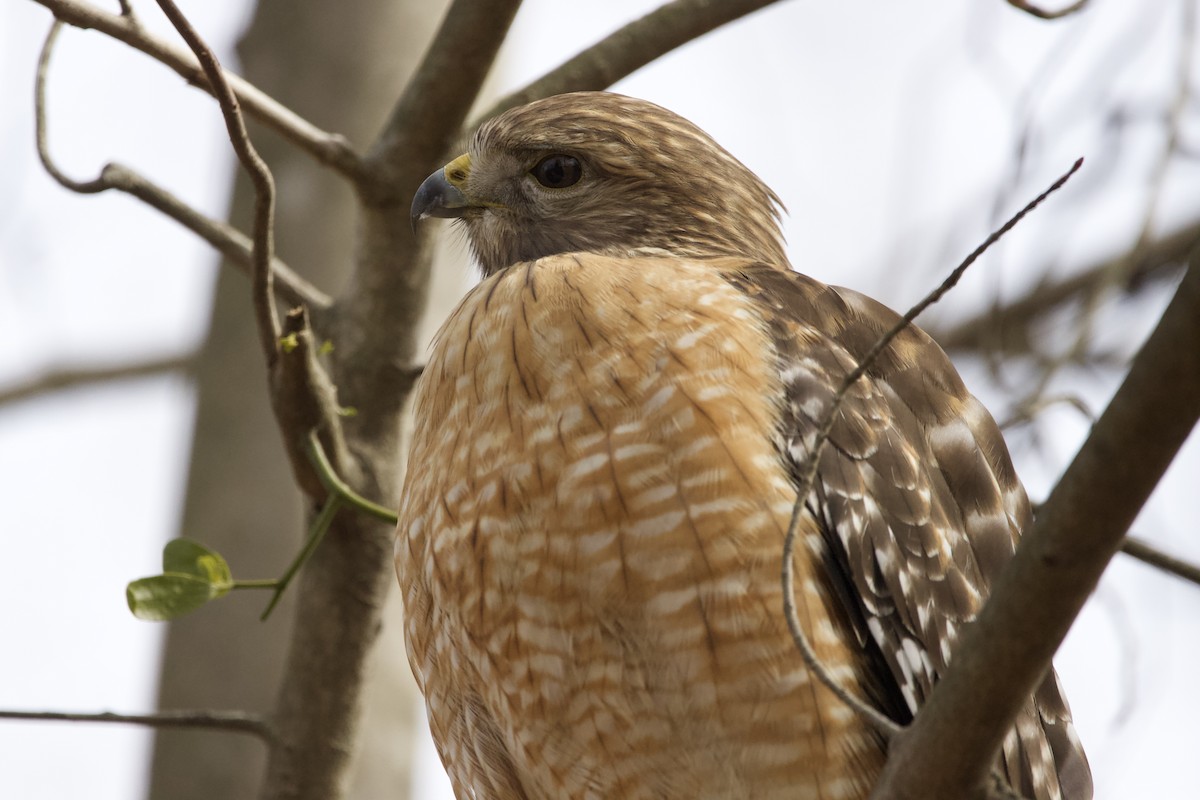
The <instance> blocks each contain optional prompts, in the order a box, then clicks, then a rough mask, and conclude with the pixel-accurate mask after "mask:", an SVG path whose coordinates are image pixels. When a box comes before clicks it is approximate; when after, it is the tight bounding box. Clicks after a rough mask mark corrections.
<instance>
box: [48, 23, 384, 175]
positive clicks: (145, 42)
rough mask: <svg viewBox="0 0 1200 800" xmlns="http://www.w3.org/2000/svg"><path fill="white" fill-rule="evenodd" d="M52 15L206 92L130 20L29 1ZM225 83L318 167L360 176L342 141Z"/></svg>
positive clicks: (175, 54) (182, 54) (184, 57)
mask: <svg viewBox="0 0 1200 800" xmlns="http://www.w3.org/2000/svg"><path fill="white" fill-rule="evenodd" d="M35 2H37V3H39V4H41V5H43V6H45V7H46V8H48V9H49V10H50V11H51V12H52V13H53V14H54V16H55V17H56V18H57V19H59V20H61V21H62V22H65V23H67V24H68V25H71V26H72V27H75V28H81V29H84V30H97V31H100V32H101V33H103V34H106V35H108V36H111V37H112V38H114V39H116V40H117V41H120V42H124V43H125V44H127V45H129V46H130V47H132V48H134V49H135V50H139V51H141V52H143V53H145V54H146V55H148V56H150V57H151V58H153V59H154V60H156V61H158V62H159V63H161V64H164V65H166V66H167V67H170V68H171V69H172V70H174V71H175V72H176V73H178V74H179V75H180V76H181V77H183V79H184V80H186V81H187V82H188V83H190V84H191V85H193V86H195V87H197V88H200V89H203V90H204V91H206V92H210V93H211V92H212V88H211V85H210V83H209V82H208V81H207V80H206V79H205V76H204V72H203V70H202V69H201V68H200V65H199V63H198V62H197V60H196V59H195V57H193V56H192V54H190V53H188V52H187V51H186V50H183V49H181V48H179V47H176V46H175V45H173V44H170V43H168V42H165V41H163V40H162V39H159V38H158V37H156V36H154V35H152V34H151V33H150V32H149V31H147V30H146V29H145V28H144V27H142V25H141V24H139V23H138V22H137V19H136V17H134V16H132V15H125V14H110V13H108V12H105V11H102V10H100V9H99V8H97V7H96V6H95V5H93V4H92V3H86V2H80V0H35ZM226 78H227V80H228V82H229V84H230V85H231V86H232V87H233V91H234V93H235V94H237V97H238V100H239V101H240V102H241V103H242V105H243V107H244V108H245V109H246V113H248V114H250V115H251V116H253V117H254V118H255V119H257V120H259V121H260V122H262V123H263V124H264V125H266V126H267V127H269V128H271V129H273V130H274V131H276V132H277V133H279V134H280V135H281V136H283V138H285V139H287V140H288V141H289V142H291V143H292V144H294V145H296V146H297V147H299V148H300V149H301V150H303V151H304V152H306V153H308V154H309V155H311V156H313V157H314V158H315V159H316V160H317V161H318V162H320V163H321V164H325V165H326V166H328V167H331V168H332V169H334V170H335V171H336V172H338V173H340V174H342V175H344V176H346V177H347V178H349V179H351V180H355V181H357V180H358V179H359V176H360V175H361V170H362V165H361V158H360V157H359V155H358V153H356V152H355V150H354V148H353V147H351V146H350V143H349V142H347V141H346V138H345V137H344V136H342V135H340V134H336V133H328V132H326V131H323V130H321V129H320V128H318V127H317V126H315V125H313V124H312V123H311V122H309V121H308V120H306V119H304V118H303V117H301V116H300V115H299V114H297V113H296V112H294V111H292V110H291V109H289V108H287V107H286V106H284V105H283V104H282V103H280V102H278V101H277V100H275V99H274V98H272V97H271V96H269V95H267V94H266V93H265V92H263V91H262V90H260V89H258V88H256V87H255V86H253V85H252V84H250V83H249V82H247V81H246V80H244V79H243V78H240V77H238V76H236V75H233V74H231V73H226Z"/></svg>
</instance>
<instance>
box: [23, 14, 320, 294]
mask: <svg viewBox="0 0 1200 800" xmlns="http://www.w3.org/2000/svg"><path fill="white" fill-rule="evenodd" d="M62 26H63V23H62V22H60V21H58V20H55V22H54V24H53V25H51V26H50V32H49V33H48V34H47V35H46V41H45V43H44V44H43V45H42V51H41V54H40V55H39V56H38V64H37V74H36V77H35V80H34V125H35V140H36V143H37V153H38V158H39V159H40V160H41V162H42V166H43V167H44V168H45V170H46V172H47V173H48V174H49V175H50V177H52V178H54V180H55V181H57V182H58V183H59V185H61V186H62V187H63V188H65V189H68V190H70V191H73V192H79V193H81V194H95V193H98V192H103V191H106V190H108V189H115V190H116V191H119V192H124V193H125V194H128V195H131V196H133V197H136V198H137V199H139V200H141V201H142V202H143V203H146V204H147V205H149V206H150V207H151V208H154V209H156V210H158V211H160V212H162V213H163V214H165V215H166V216H168V217H170V218H171V219H173V220H175V221H176V222H178V223H179V224H181V225H183V226H184V227H185V228H187V229H188V230H190V231H192V232H193V233H195V234H196V235H197V236H199V237H200V238H202V239H204V240H205V241H206V242H208V243H209V244H211V245H212V246H213V247H214V248H216V250H217V251H218V252H220V253H221V254H222V255H223V256H225V257H226V258H227V259H229V261H230V263H231V264H232V265H234V266H235V267H238V268H240V269H242V270H243V271H245V272H249V269H250V265H251V262H252V257H251V244H250V239H249V238H248V237H247V236H246V234H244V233H242V232H241V231H239V230H238V229H237V228H235V227H233V226H232V225H229V224H227V223H225V222H222V221H220V220H216V219H213V218H211V217H207V216H205V215H204V214H201V213H200V212H199V211H197V210H196V209H194V208H192V207H191V206H189V205H188V204H187V203H185V202H183V201H182V200H180V199H179V198H178V197H176V196H175V195H174V194H172V193H171V192H168V191H167V190H166V189H163V188H162V187H160V186H158V185H157V184H155V183H153V182H152V181H150V180H148V179H147V178H144V177H143V176H142V175H140V174H139V173H137V172H136V171H134V170H132V169H130V168H129V167H126V166H124V165H123V164H117V163H114V162H110V163H108V164H106V165H105V166H104V168H103V169H102V170H101V172H100V175H99V177H97V178H95V179H93V180H90V181H78V180H75V179H73V178H71V177H70V176H68V175H67V174H66V173H64V172H63V171H62V170H61V169H60V168H59V167H58V165H57V164H56V163H55V161H54V159H53V158H52V157H51V155H50V146H49V135H48V133H47V131H48V128H49V125H48V122H47V114H46V81H47V75H48V72H49V66H50V59H51V56H52V54H53V52H54V46H55V44H56V42H57V40H58V34H59V31H60V29H61V28H62ZM271 268H272V270H273V271H274V273H275V276H276V277H277V278H278V281H277V285H278V289H277V291H278V292H279V295H280V296H281V297H282V298H283V299H284V300H286V301H287V302H288V303H290V304H293V305H298V304H301V303H303V304H306V305H308V306H309V307H310V308H313V309H325V308H328V307H329V304H330V302H331V301H330V298H329V296H328V295H326V294H325V293H324V292H322V291H321V290H320V289H318V288H317V287H315V286H313V285H312V284H311V283H309V282H308V281H307V280H305V279H304V278H302V277H300V276H299V275H297V274H296V273H295V272H293V271H292V270H291V268H290V267H288V265H287V264H285V263H284V262H283V261H281V260H280V259H278V258H273V259H272V260H271Z"/></svg>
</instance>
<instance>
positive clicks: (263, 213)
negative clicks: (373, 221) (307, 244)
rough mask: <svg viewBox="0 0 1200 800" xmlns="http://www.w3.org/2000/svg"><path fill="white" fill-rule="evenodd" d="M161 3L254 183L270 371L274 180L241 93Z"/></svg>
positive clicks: (257, 293)
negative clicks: (248, 129)
mask: <svg viewBox="0 0 1200 800" xmlns="http://www.w3.org/2000/svg"><path fill="white" fill-rule="evenodd" d="M158 5H159V8H161V9H162V10H163V13H164V14H166V15H167V19H169V20H171V24H172V25H174V26H175V30H177V31H179V35H180V36H182V37H183V39H184V41H185V42H187V44H188V47H190V48H192V52H193V53H195V54H196V59H197V60H198V61H199V62H200V66H201V67H202V68H203V69H204V74H205V75H206V76H207V77H208V81H209V84H210V85H211V86H212V92H213V95H214V96H215V97H216V98H217V103H218V104H219V105H220V106H221V116H222V117H224V118H225V127H226V128H227V129H228V131H229V141H230V142H231V143H232V144H233V150H234V152H235V153H237V157H238V161H240V162H241V163H242V166H243V167H244V168H245V170H246V172H248V173H249V174H250V180H251V181H253V183H254V244H253V246H252V248H251V258H252V262H253V263H252V267H251V269H252V272H251V282H252V287H253V289H252V294H253V297H254V319H255V322H256V323H257V324H258V339H259V344H260V345H261V346H262V349H263V355H265V356H266V359H267V367H268V368H271V367H274V366H275V362H276V361H277V360H278V359H279V330H280V328H279V314H278V312H277V311H276V308H275V294H274V289H273V286H272V284H273V282H274V276H273V275H272V272H271V261H272V259H273V258H274V256H275V179H274V178H273V177H272V176H271V170H269V169H268V168H267V164H266V162H265V161H263V160H262V158H261V157H260V156H259V155H258V151H257V150H255V149H254V143H253V142H251V141H250V136H249V134H247V133H246V120H245V119H244V117H243V116H242V109H241V106H240V105H239V104H238V100H237V95H235V94H234V93H233V89H232V88H231V87H230V85H229V82H228V80H227V79H226V75H225V72H224V70H222V69H221V64H220V63H219V62H218V61H217V56H216V55H215V54H214V53H213V51H212V49H211V48H210V47H209V46H208V45H207V44H206V43H205V42H204V40H203V39H201V38H200V34H198V33H197V32H196V29H195V28H193V27H192V25H191V23H190V22H188V21H187V18H186V17H185V16H184V15H183V12H182V11H180V10H179V7H178V6H176V5H175V3H174V2H172V0H158Z"/></svg>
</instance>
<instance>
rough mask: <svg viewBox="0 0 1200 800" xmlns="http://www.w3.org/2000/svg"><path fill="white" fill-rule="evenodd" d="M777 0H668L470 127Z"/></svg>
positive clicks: (614, 75)
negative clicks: (720, 0)
mask: <svg viewBox="0 0 1200 800" xmlns="http://www.w3.org/2000/svg"><path fill="white" fill-rule="evenodd" d="M776 2H778V0H723V2H719V3H714V2H712V0H674V1H673V2H670V3H665V4H664V5H662V6H661V7H659V8H657V9H655V10H654V11H651V12H650V13H649V14H647V15H646V16H644V17H641V18H639V19H636V20H634V21H633V22H630V23H629V24H627V25H625V26H623V27H621V28H620V29H618V30H616V31H614V32H613V33H611V34H609V35H608V36H606V37H604V38H603V39H601V40H600V41H599V42H597V43H596V44H594V45H592V46H591V47H589V48H587V49H586V50H584V51H582V52H580V53H579V54H578V55H576V56H574V57H572V58H571V59H569V60H568V61H566V62H564V63H562V64H560V65H559V66H558V67H556V68H554V69H552V70H551V71H550V72H548V73H546V74H545V75H543V76H542V77H540V78H538V79H537V80H535V81H533V82H532V83H530V84H529V85H527V86H525V87H524V88H522V89H518V90H517V91H515V92H513V93H512V94H510V95H508V96H506V97H504V98H503V99H501V100H500V101H499V102H497V103H496V104H495V105H493V106H492V107H491V108H489V109H488V110H487V111H486V112H484V113H483V114H482V115H480V116H479V117H478V118H477V119H475V120H473V121H472V122H471V124H470V125H469V126H468V129H469V130H470V129H474V128H476V127H478V126H479V123H481V122H483V121H484V120H486V119H489V118H491V117H494V116H496V115H497V114H501V113H503V112H505V111H507V110H508V109H510V108H515V107H516V106H520V105H524V104H525V103H529V102H532V101H534V100H539V99H541V98H543V97H549V96H551V95H555V94H562V93H563V92H582V91H595V90H599V89H607V88H608V87H609V86H612V85H613V84H614V83H616V82H617V81H619V80H621V79H622V78H624V77H625V76H627V75H629V74H630V73H632V72H634V71H636V70H638V69H641V68H642V67H644V66H646V65H647V64H649V63H650V62H651V61H654V60H655V59H656V58H660V57H661V56H663V55H665V54H667V53H669V52H671V51H672V50H674V49H676V48H678V47H681V46H683V45H685V44H687V43H688V42H690V41H693V40H694V39H698V38H699V37H701V36H703V35H704V34H706V33H708V32H709V31H712V30H715V29H716V28H719V27H721V26H722V25H725V24H727V23H729V22H732V21H733V20H735V19H739V18H741V17H744V16H746V15H747V14H750V13H752V12H754V11H758V10H759V9H761V8H764V7H766V6H769V5H772V4H773V3H776Z"/></svg>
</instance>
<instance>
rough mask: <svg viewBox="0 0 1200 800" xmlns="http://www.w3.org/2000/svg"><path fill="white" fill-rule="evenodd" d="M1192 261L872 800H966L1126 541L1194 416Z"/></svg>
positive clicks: (1195, 284) (1197, 414)
mask: <svg viewBox="0 0 1200 800" xmlns="http://www.w3.org/2000/svg"><path fill="white" fill-rule="evenodd" d="M1198 341H1200V253H1198V255H1197V257H1195V258H1193V259H1192V263H1191V266H1190V267H1189V269H1188V272H1187V274H1186V275H1185V276H1184V278H1183V281H1182V282H1181V283H1180V284H1179V288H1178V289H1177V290H1176V292H1175V297H1174V298H1173V299H1172V300H1171V303H1170V305H1169V306H1168V307H1167V310H1166V311H1165V312H1163V315H1162V318H1161V319H1160V320H1159V322H1158V326H1157V327H1156V328H1155V329H1154V332H1153V333H1152V334H1150V338H1149V339H1148V340H1147V341H1146V343H1145V344H1144V345H1143V347H1142V348H1141V350H1140V351H1139V352H1138V354H1137V356H1136V357H1135V358H1134V360H1133V365H1132V367H1131V368H1130V370H1129V374H1128V375H1127V376H1126V377H1125V380H1124V382H1123V383H1122V384H1121V387H1120V388H1119V389H1118V390H1117V393H1116V395H1115V396H1114V397H1113V399H1112V402H1111V403H1109V405H1108V408H1107V409H1105V411H1104V413H1103V414H1102V415H1101V417H1100V419H1099V421H1097V423H1096V424H1095V426H1094V427H1093V428H1092V432H1091V434H1090V435H1089V436H1088V439H1087V441H1086V442H1084V445H1083V447H1082V448H1081V449H1080V450H1079V452H1078V454H1076V456H1075V459H1074V461H1073V462H1072V463H1071V465H1070V467H1068V468H1067V471H1066V473H1065V474H1064V475H1063V477H1062V479H1061V480H1059V482H1058V485H1057V486H1055V487H1054V490H1053V491H1052V492H1051V494H1050V498H1049V499H1048V500H1047V501H1046V503H1045V504H1044V505H1042V507H1041V509H1040V510H1039V513H1038V515H1037V518H1036V520H1035V521H1034V524H1033V526H1032V528H1031V529H1030V530H1029V531H1027V532H1026V534H1025V535H1024V536H1023V537H1022V539H1021V544H1020V546H1019V547H1018V548H1017V553H1016V555H1015V556H1014V557H1013V560H1012V562H1011V563H1010V564H1009V565H1008V567H1007V568H1006V569H1005V570H1004V572H1003V573H1002V574H1001V575H1000V577H999V579H998V580H997V581H996V584H995V585H994V586H993V587H992V593H991V598H990V599H989V600H988V602H987V604H986V605H985V606H984V608H983V611H982V612H981V613H980V615H979V617H978V618H977V619H976V620H975V622H974V623H973V624H972V625H970V626H968V627H967V628H966V629H964V631H963V636H962V640H961V641H960V642H959V645H958V647H957V648H956V650H955V653H954V658H953V659H952V661H951V665H950V669H949V670H948V671H947V673H946V675H945V676H944V677H943V679H942V680H941V681H940V682H939V684H938V685H937V687H936V688H935V689H934V691H933V694H932V695H931V696H930V698H929V701H928V702H927V703H926V705H925V706H924V708H922V709H921V711H920V712H919V713H918V714H917V716H916V719H915V720H914V721H913V724H912V725H911V726H909V728H907V729H906V730H905V731H904V732H903V733H901V734H900V735H899V736H898V737H896V739H895V740H894V741H893V743H892V747H891V751H890V753H889V756H888V761H887V764H886V765H885V767H884V772H883V775H882V777H881V780H880V782H879V784H878V786H877V787H876V791H875V793H874V794H872V795H871V797H872V800H892V799H893V798H896V799H899V798H911V797H923V798H929V800H950V798H962V797H967V796H970V793H971V790H973V789H974V788H975V787H977V786H979V785H980V784H981V782H982V781H983V780H984V779H985V777H986V776H987V774H988V770H989V769H990V768H991V765H992V764H993V763H994V761H995V758H996V753H997V751H998V750H999V748H1000V743H1001V741H1002V740H1003V737H1004V735H1005V732H1006V731H1008V729H1009V728H1010V727H1011V725H1012V720H1013V718H1014V717H1015V716H1016V714H1017V711H1018V710H1019V709H1020V707H1021V705H1022V704H1023V703H1024V702H1025V699H1026V698H1027V697H1028V696H1029V695H1030V693H1031V692H1032V691H1033V690H1034V687H1035V686H1036V684H1037V682H1038V681H1040V680H1041V679H1042V677H1043V676H1044V674H1045V671H1046V668H1047V667H1048V665H1049V664H1050V659H1051V657H1052V656H1053V655H1054V651H1055V650H1056V649H1057V648H1058V645H1059V644H1060V643H1061V642H1062V639H1063V637H1064V636H1065V635H1066V632H1067V630H1068V629H1069V628H1070V626H1071V623H1072V621H1073V620H1074V619H1075V616H1076V615H1077V614H1078V613H1079V609H1080V608H1082V606H1083V604H1084V602H1085V601H1086V600H1087V598H1088V596H1089V595H1090V594H1091V592H1092V590H1093V589H1094V588H1095V586H1096V583H1097V581H1099V579H1100V575H1101V574H1102V573H1103V571H1104V569H1105V567H1106V566H1107V564H1108V562H1109V560H1110V559H1111V558H1112V556H1113V554H1114V553H1115V552H1116V551H1117V549H1118V548H1119V547H1120V546H1121V542H1122V540H1123V538H1124V535H1125V532H1126V531H1127V530H1128V528H1129V525H1130V524H1131V523H1132V522H1133V520H1134V518H1135V517H1136V515H1137V513H1138V511H1139V510H1140V509H1141V507H1142V505H1143V504H1144V503H1145V501H1146V498H1148V497H1149V495H1150V493H1151V491H1153V489H1154V487H1155V485H1156V484H1157V483H1158V481H1159V479H1160V478H1161V476H1162V473H1163V472H1164V471H1165V470H1166V468H1167V466H1168V465H1169V464H1170V462H1171V460H1172V459H1173V458H1174V456H1175V453H1176V452H1178V450H1179V448H1180V446H1182V444H1183V442H1184V440H1185V439H1186V438H1187V437H1188V434H1189V433H1190V432H1191V430H1192V428H1193V427H1194V426H1195V424H1196V420H1197V419H1198V418H1200V348H1197V347H1196V346H1195V343H1196V342H1198Z"/></svg>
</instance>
